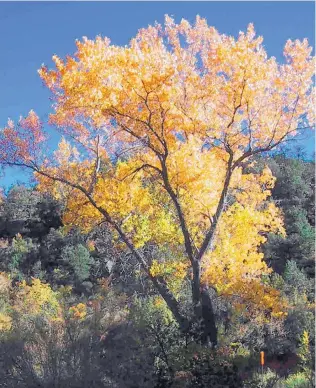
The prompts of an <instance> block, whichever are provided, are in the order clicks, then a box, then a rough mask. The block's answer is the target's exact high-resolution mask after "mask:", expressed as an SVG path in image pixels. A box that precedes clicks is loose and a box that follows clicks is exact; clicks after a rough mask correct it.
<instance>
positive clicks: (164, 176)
mask: <svg viewBox="0 0 316 388" xmlns="http://www.w3.org/2000/svg"><path fill="white" fill-rule="evenodd" d="M262 42H263V38H262V37H260V36H256V33H255V30H254V26H253V25H252V24H250V25H249V26H248V29H247V31H246V32H240V34H239V36H238V38H236V39H235V38H233V37H230V36H226V35H223V34H220V33H219V32H218V31H217V30H216V29H215V28H213V27H210V26H208V25H207V22H206V20H204V19H202V18H200V17H197V18H196V22H195V24H194V25H190V24H189V22H187V21H186V20H182V21H181V22H180V23H179V24H176V23H175V21H174V20H173V19H172V18H171V17H169V16H166V19H165V24H164V25H160V24H156V25H154V26H149V27H148V28H145V29H141V30H139V32H138V33H137V35H136V36H135V38H133V39H132V40H131V41H130V44H129V45H128V46H124V47H123V46H116V45H114V44H111V43H110V41H109V39H108V38H102V37H100V36H98V37H96V39H95V40H89V39H87V38H83V40H82V41H76V45H77V52H76V53H75V54H73V55H69V56H67V57H66V58H65V59H61V58H59V57H58V56H56V55H54V56H53V61H54V63H55V68H54V69H49V68H48V67H46V66H45V65H43V66H42V67H41V68H40V70H39V75H40V77H41V79H42V81H43V83H44V85H45V87H47V88H48V89H49V91H50V93H51V100H52V109H53V113H51V114H50V116H49V122H48V123H46V122H44V121H43V120H41V119H40V118H39V116H38V115H37V114H36V113H35V111H33V110H31V111H30V112H29V114H28V116H26V117H20V119H19V120H18V121H16V122H14V121H13V120H11V119H10V120H8V123H7V125H6V126H5V127H4V128H2V129H1V131H0V165H1V166H2V168H3V171H4V173H5V172H6V168H7V167H15V168H17V169H22V170H27V171H31V172H32V173H33V180H32V184H29V185H18V184H17V185H13V186H12V187H11V188H10V189H8V190H6V191H3V192H1V198H0V342H1V343H0V387H8V388H20V387H21V388H24V387H25V388H27V387H30V388H32V387H34V388H35V387H43V388H63V387H69V388H80V387H83V388H89V387H91V388H138V387H139V388H142V387H143V388H147V387H148V388H168V387H170V388H193V387H200V388H203V387H205V388H207V387H214V388H217V387H219V388H239V387H240V388H242V387H244V388H247V387H248V388H256V387H258V388H294V387H296V388H312V387H314V386H315V381H314V377H315V373H314V372H315V368H314V364H315V330H314V327H315V302H314V291H315V290H314V289H315V283H314V282H315V163H314V161H310V160H308V159H307V158H305V157H304V155H303V154H302V152H301V150H300V149H297V150H296V151H297V152H296V151H295V149H294V148H293V147H292V148H291V147H290V148H289V147H288V144H291V143H290V142H291V141H292V140H293V139H294V141H295V136H296V135H297V134H302V133H304V131H311V129H313V128H314V125H315V118H314V113H315V112H314V97H315V94H314V84H313V82H314V72H315V60H314V57H312V56H311V52H312V48H311V47H310V46H309V45H308V42H307V40H306V39H305V40H303V41H299V40H295V41H291V40H288V41H287V42H286V44H285V47H284V57H285V61H284V63H278V62H277V61H276V59H275V58H274V57H268V55H267V53H266V51H265V49H264V46H263V44H262ZM48 125H49V126H52V127H54V128H55V129H57V130H58V131H59V132H60V134H61V139H60V143H59V145H58V149H57V150H52V149H51V147H50V142H49V135H50V134H49V131H48V130H47V126H48Z"/></svg>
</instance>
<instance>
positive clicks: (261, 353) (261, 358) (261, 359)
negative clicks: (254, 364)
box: [260, 352, 264, 366]
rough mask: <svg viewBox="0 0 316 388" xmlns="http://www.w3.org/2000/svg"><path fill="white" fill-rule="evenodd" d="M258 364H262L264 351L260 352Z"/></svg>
mask: <svg viewBox="0 0 316 388" xmlns="http://www.w3.org/2000/svg"><path fill="white" fill-rule="evenodd" d="M260 365H261V366H263V365H264V352H260Z"/></svg>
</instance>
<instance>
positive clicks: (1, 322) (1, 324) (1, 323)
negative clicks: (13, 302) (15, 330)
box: [0, 313, 12, 332]
mask: <svg viewBox="0 0 316 388" xmlns="http://www.w3.org/2000/svg"><path fill="white" fill-rule="evenodd" d="M11 327H12V318H11V317H10V316H9V315H5V314H3V313H0V332H1V331H8V330H10V329H11Z"/></svg>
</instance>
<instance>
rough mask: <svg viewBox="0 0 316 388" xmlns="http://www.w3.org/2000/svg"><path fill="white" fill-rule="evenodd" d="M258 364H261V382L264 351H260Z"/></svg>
mask: <svg viewBox="0 0 316 388" xmlns="http://www.w3.org/2000/svg"><path fill="white" fill-rule="evenodd" d="M260 365H261V379H262V383H263V366H264V352H262V351H261V352H260Z"/></svg>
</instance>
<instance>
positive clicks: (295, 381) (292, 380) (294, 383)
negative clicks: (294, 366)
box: [284, 372, 312, 388]
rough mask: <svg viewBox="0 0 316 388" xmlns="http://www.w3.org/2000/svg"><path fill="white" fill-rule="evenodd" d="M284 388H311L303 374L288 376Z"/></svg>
mask: <svg viewBox="0 0 316 388" xmlns="http://www.w3.org/2000/svg"><path fill="white" fill-rule="evenodd" d="M284 388H312V385H311V383H310V381H309V379H308V377H307V376H306V374H305V373H302V372H300V373H296V374H294V375H290V376H289V377H288V378H287V379H286V380H285V382H284Z"/></svg>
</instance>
